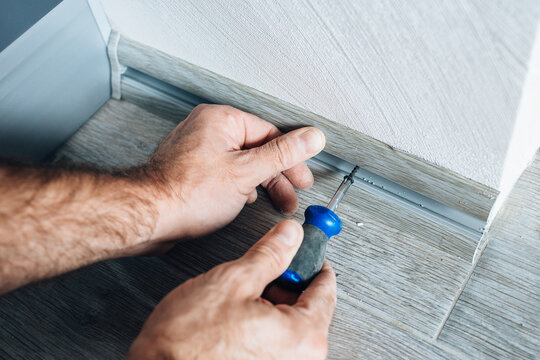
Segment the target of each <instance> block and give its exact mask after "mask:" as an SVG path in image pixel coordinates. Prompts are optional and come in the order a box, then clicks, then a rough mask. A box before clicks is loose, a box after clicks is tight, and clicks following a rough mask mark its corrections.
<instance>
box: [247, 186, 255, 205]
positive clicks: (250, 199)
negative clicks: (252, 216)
mask: <svg viewBox="0 0 540 360" xmlns="http://www.w3.org/2000/svg"><path fill="white" fill-rule="evenodd" d="M255 200H257V189H253V190H252V191H251V192H250V193H249V195H248V198H247V200H246V203H248V204H253V203H254V202H255Z"/></svg>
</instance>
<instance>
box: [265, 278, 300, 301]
mask: <svg viewBox="0 0 540 360" xmlns="http://www.w3.org/2000/svg"><path fill="white" fill-rule="evenodd" d="M298 296H299V294H298V293H297V292H294V291H290V290H287V289H284V288H283V287H281V286H279V284H277V283H274V282H272V283H270V284H269V285H268V286H267V287H266V288H265V289H264V292H263V294H262V297H263V298H265V299H266V300H268V301H270V302H271V303H272V304H274V305H278V304H285V305H294V304H296V301H297V300H298Z"/></svg>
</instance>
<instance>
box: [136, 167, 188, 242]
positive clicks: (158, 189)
mask: <svg viewBox="0 0 540 360" xmlns="http://www.w3.org/2000/svg"><path fill="white" fill-rule="evenodd" d="M129 178H130V180H131V182H132V185H131V186H132V188H133V189H134V190H133V191H135V193H136V194H137V197H139V198H142V199H144V202H145V203H146V204H145V205H144V206H145V208H146V216H147V218H149V219H152V231H151V233H150V234H149V235H148V236H147V237H146V238H143V239H140V240H141V241H143V242H147V243H159V242H165V241H170V240H177V239H182V238H185V237H186V234H187V231H186V229H187V225H186V224H187V222H186V221H185V218H186V217H185V216H184V215H185V214H183V210H184V209H185V206H184V202H183V200H182V196H181V193H182V192H181V190H180V188H181V185H180V183H179V181H176V182H175V183H174V184H171V182H170V181H168V179H166V178H165V177H164V175H163V173H162V171H161V169H159V168H156V167H155V165H154V166H152V165H145V166H143V167H140V168H136V169H132V170H130V171H129Z"/></svg>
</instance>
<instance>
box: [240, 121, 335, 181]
mask: <svg viewBox="0 0 540 360" xmlns="http://www.w3.org/2000/svg"><path fill="white" fill-rule="evenodd" d="M325 143H326V138H325V136H324V133H323V132H322V131H321V130H319V129H317V128H315V127H305V128H301V129H297V130H294V131H291V132H288V133H287V134H285V135H281V136H278V137H276V138H275V139H273V140H271V141H269V142H267V143H266V144H264V145H261V146H259V147H257V148H253V149H249V150H245V151H246V154H247V155H248V156H249V161H248V162H247V164H246V166H247V168H248V169H249V170H250V171H249V172H250V173H251V174H253V178H254V179H253V180H254V181H253V182H254V185H259V184H260V183H262V182H263V181H264V180H266V179H269V178H272V177H274V176H276V175H277V174H279V173H280V172H282V171H285V170H288V169H290V168H292V167H293V166H295V165H297V164H299V163H301V162H302V161H305V160H307V159H309V158H311V157H313V156H315V155H317V154H318V153H319V152H321V150H322V149H323V148H324V145H325Z"/></svg>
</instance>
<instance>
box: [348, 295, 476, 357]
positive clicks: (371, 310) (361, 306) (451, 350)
mask: <svg viewBox="0 0 540 360" xmlns="http://www.w3.org/2000/svg"><path fill="white" fill-rule="evenodd" d="M338 299H342V300H345V301H348V302H349V303H351V304H352V305H354V306H356V307H358V308H359V309H362V310H363V311H365V312H367V313H368V314H370V315H372V316H375V317H376V318H377V319H379V320H381V321H383V322H385V323H387V324H389V325H392V326H395V327H396V328H398V329H400V330H403V331H405V332H407V333H408V334H409V335H410V336H412V337H414V338H416V339H418V340H420V341H425V342H427V343H429V344H430V345H433V346H435V347H437V348H438V349H440V350H443V351H445V352H447V353H449V354H451V355H453V356H455V358H456V359H459V360H470V359H471V358H470V357H468V356H467V355H466V354H464V353H462V352H461V351H459V350H456V349H455V348H453V347H451V346H447V345H446V344H444V343H441V342H440V341H438V340H437V338H435V337H431V336H429V335H427V334H425V333H423V332H421V331H419V330H416V329H414V328H412V327H410V326H409V325H407V324H404V323H402V322H401V321H398V320H395V319H393V318H392V317H391V316H389V315H388V314H386V313H385V312H383V311H381V310H378V309H376V308H374V307H372V306H370V305H368V304H366V303H364V302H363V301H360V300H358V299H356V298H354V297H352V296H350V295H349V294H347V293H346V292H344V291H342V290H340V289H338Z"/></svg>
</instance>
